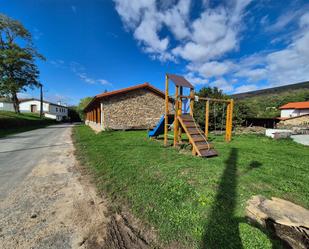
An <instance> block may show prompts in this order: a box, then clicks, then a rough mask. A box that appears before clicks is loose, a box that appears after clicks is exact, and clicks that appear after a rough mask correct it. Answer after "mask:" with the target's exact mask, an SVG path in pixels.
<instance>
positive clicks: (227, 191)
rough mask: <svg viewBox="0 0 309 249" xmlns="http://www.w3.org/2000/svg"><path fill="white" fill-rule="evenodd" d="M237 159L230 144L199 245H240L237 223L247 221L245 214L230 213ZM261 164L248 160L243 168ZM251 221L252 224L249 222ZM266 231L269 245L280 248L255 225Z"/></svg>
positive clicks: (234, 203)
mask: <svg viewBox="0 0 309 249" xmlns="http://www.w3.org/2000/svg"><path fill="white" fill-rule="evenodd" d="M237 159H238V149H236V148H232V149H231V151H230V155H229V157H228V159H227V160H226V161H225V169H224V172H223V175H222V177H221V180H220V183H219V187H218V192H217V195H216V198H215V202H214V204H213V207H212V209H211V212H210V215H209V216H208V218H207V223H206V226H205V232H204V236H203V244H202V246H201V248H203V249H206V248H207V249H209V248H216V249H217V248H235V249H242V248H244V247H243V244H242V242H241V238H240V233H239V224H240V223H247V224H250V223H249V222H248V221H247V219H246V218H245V217H236V216H234V211H235V208H236V200H237V184H238V176H239V175H240V174H238V172H237ZM261 166H262V164H261V163H260V162H258V161H252V162H251V163H250V164H249V165H248V168H247V169H246V170H245V171H246V173H248V172H249V171H251V170H255V169H257V168H260V167H261ZM250 225H252V224H250ZM256 227H257V228H259V229H260V230H261V231H262V232H263V233H264V234H265V235H267V236H268V237H269V239H270V241H271V243H272V248H273V249H275V248H276V249H278V248H282V247H281V246H280V243H278V241H277V240H274V238H273V237H272V235H271V234H270V233H269V232H268V231H266V230H265V229H264V228H262V227H258V226H256Z"/></svg>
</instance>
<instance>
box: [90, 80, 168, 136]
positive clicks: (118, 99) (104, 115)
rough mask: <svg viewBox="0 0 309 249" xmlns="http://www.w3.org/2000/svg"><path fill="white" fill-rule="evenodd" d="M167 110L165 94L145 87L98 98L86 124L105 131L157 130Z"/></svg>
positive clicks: (119, 91)
mask: <svg viewBox="0 0 309 249" xmlns="http://www.w3.org/2000/svg"><path fill="white" fill-rule="evenodd" d="M170 105H171V106H170V110H172V104H171V103H170ZM164 110H165V94H164V93H163V92H162V91H160V90H159V89H157V88H155V87H153V86H152V85H150V84H149V83H144V84H141V85H136V86H132V87H128V88H123V89H120V90H116V91H111V92H106V93H102V94H99V95H96V96H95V97H94V98H93V99H92V100H91V101H90V103H89V104H88V105H87V106H86V108H85V109H84V112H85V114H86V121H85V122H86V124H87V125H89V126H91V127H92V128H93V129H94V130H96V131H101V130H107V129H112V130H127V129H149V128H153V127H154V126H155V125H156V123H157V122H158V121H159V120H160V118H161V116H162V115H163V114H164Z"/></svg>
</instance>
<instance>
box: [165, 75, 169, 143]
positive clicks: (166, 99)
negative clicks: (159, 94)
mask: <svg viewBox="0 0 309 249" xmlns="http://www.w3.org/2000/svg"><path fill="white" fill-rule="evenodd" d="M168 99H169V96H168V77H167V74H166V75H165V116H164V146H167V137H168V114H169V110H168V105H169V101H168Z"/></svg>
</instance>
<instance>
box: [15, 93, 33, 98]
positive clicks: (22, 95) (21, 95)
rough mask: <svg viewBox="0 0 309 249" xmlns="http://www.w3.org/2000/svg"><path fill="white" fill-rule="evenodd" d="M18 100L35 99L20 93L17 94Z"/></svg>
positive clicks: (28, 94) (27, 94) (30, 95)
mask: <svg viewBox="0 0 309 249" xmlns="http://www.w3.org/2000/svg"><path fill="white" fill-rule="evenodd" d="M17 98H18V99H31V98H33V96H32V94H30V93H26V92H19V93H17Z"/></svg>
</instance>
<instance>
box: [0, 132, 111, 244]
mask: <svg viewBox="0 0 309 249" xmlns="http://www.w3.org/2000/svg"><path fill="white" fill-rule="evenodd" d="M57 141H61V144H62V146H49V148H48V151H45V152H44V154H41V155H40V160H39V161H37V163H36V165H35V166H34V167H33V168H32V170H31V171H30V173H29V174H28V175H26V176H25V178H21V177H20V178H18V179H21V181H20V182H19V183H18V185H17V184H16V183H15V182H16V181H15V182H14V188H13V189H12V190H11V191H10V192H9V193H7V194H6V196H5V197H3V198H2V200H1V203H0V248H58V249H60V248H97V247H96V245H99V244H101V245H102V244H103V243H104V238H105V231H106V225H107V224H108V222H109V219H108V218H107V217H106V214H107V202H106V200H104V199H103V198H102V197H101V196H98V195H97V193H96V189H95V187H94V186H93V185H92V184H91V183H90V182H89V179H88V177H87V176H82V175H81V172H80V170H79V168H78V162H77V161H76V160H75V157H74V147H73V144H72V140H71V127H65V128H64V129H63V131H61V132H58V135H57ZM28 153H40V151H37V150H31V151H28ZM25 163H27V162H25ZM23 174H25V173H23ZM15 185H17V186H15Z"/></svg>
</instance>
